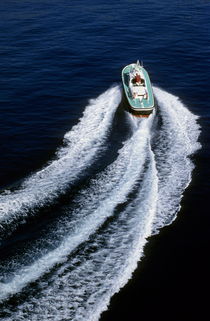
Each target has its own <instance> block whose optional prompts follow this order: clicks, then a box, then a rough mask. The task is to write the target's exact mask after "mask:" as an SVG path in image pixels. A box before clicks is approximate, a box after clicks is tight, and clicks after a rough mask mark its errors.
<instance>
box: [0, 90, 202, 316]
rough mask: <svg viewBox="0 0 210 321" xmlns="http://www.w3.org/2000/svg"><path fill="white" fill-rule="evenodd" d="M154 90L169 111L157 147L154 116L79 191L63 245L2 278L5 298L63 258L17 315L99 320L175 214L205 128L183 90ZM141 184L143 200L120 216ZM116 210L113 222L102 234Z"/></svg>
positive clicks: (161, 108)
mask: <svg viewBox="0 0 210 321" xmlns="http://www.w3.org/2000/svg"><path fill="white" fill-rule="evenodd" d="M154 92H155V96H156V98H157V101H158V105H159V111H160V114H161V118H162V125H161V128H160V129H158V131H157V132H156V133H153V134H154V135H153V136H154V140H155V139H156V146H155V147H154V150H153V152H154V153H153V152H152V150H151V144H150V135H151V125H152V122H153V116H152V117H150V118H149V119H143V120H140V122H139V124H138V123H137V124H135V126H133V136H132V137H131V138H130V139H129V140H128V141H127V142H125V144H124V146H123V147H122V148H121V150H119V156H118V158H117V159H116V161H115V162H114V163H113V164H111V165H110V166H108V168H107V169H106V170H105V171H104V172H103V173H101V174H100V175H99V176H98V177H97V179H95V180H92V186H91V187H90V188H89V189H86V190H85V191H84V192H83V193H81V194H80V195H78V198H79V199H80V201H81V204H80V206H79V208H78V209H76V210H75V212H74V213H73V214H72V215H71V216H70V217H71V218H72V221H71V222H68V221H66V222H63V224H64V225H65V227H63V228H62V222H61V226H59V228H58V233H60V234H61V235H62V233H63V242H62V243H61V244H60V246H59V247H57V248H56V249H55V250H54V251H51V252H49V253H48V254H46V255H44V256H42V257H40V258H39V259H37V261H35V262H34V263H33V264H31V265H30V266H25V267H24V268H21V269H17V270H16V271H15V272H14V274H13V275H12V276H11V275H10V279H7V283H3V282H2V283H0V298H1V300H4V299H6V298H8V297H9V296H10V295H12V294H14V293H17V292H20V291H21V290H22V289H23V288H24V287H25V286H26V285H27V284H28V283H30V282H32V281H33V280H36V279H38V278H39V277H40V276H41V275H43V274H44V273H46V271H49V270H50V269H51V268H52V267H53V266H54V265H55V264H56V263H62V264H61V266H60V267H58V268H57V269H56V270H55V271H54V273H52V274H51V275H50V276H49V278H48V277H47V280H46V281H45V280H44V279H43V278H42V279H41V280H39V282H38V287H39V292H38V296H37V297H36V296H29V297H28V298H27V300H25V302H23V303H22V304H20V305H19V306H18V307H17V310H16V312H14V311H13V309H12V310H11V311H9V312H8V310H7V311H6V312H7V313H8V314H10V315H12V317H13V319H14V320H16V321H21V320H23V319H28V320H29V319H30V320H31V321H39V320H40V319H43V320H54V321H62V320H72V321H97V320H98V319H99V317H100V314H101V312H102V311H104V310H106V309H107V306H108V304H109V301H110V298H111V296H112V295H113V294H114V293H116V292H118V291H119V289H120V288H121V287H122V286H123V285H124V284H125V283H126V282H127V281H128V279H129V278H130V277H131V276H132V272H133V271H134V270H135V268H136V266H137V262H138V260H139V259H140V258H141V257H142V255H143V248H144V245H145V243H146V238H147V237H148V236H150V235H151V233H152V232H154V231H156V230H157V229H158V228H160V227H161V226H163V225H164V224H168V223H169V222H171V221H172V220H173V219H174V217H175V215H176V212H177V210H178V208H179V204H180V200H181V197H182V193H183V191H184V189H185V188H186V186H187V184H188V183H189V180H190V177H191V172H192V169H193V164H192V162H191V160H190V159H189V156H190V155H191V154H192V153H194V152H195V151H196V150H197V149H198V148H199V147H200V145H199V144H198V142H197V140H198V136H199V132H200V130H199V126H198V125H197V117H196V116H194V115H193V114H192V113H191V112H190V111H188V110H187V108H186V107H185V106H184V105H183V104H182V103H181V102H180V100H179V99H178V98H177V97H175V96H173V95H171V94H169V93H166V92H165V91H163V90H161V89H159V88H154ZM156 117H158V115H157V116H156ZM130 118H132V117H130ZM145 170H146V172H145ZM140 177H141V179H142V177H143V181H141V180H139V178H140ZM138 184H139V185H140V187H139V185H138ZM134 188H135V192H136V193H137V194H135V199H134V200H133V201H132V202H131V203H130V205H127V207H123V209H122V210H121V212H118V213H117V215H115V216H113V214H114V211H115V209H116V206H117V205H119V204H121V203H124V202H126V200H127V197H128V194H129V193H130V192H131V191H132V190H133V189H134ZM138 188H139V190H137V191H136V189H138ZM84 197H86V199H85V200H84ZM110 216H112V220H110V222H109V224H107V225H108V226H106V227H103V229H102V230H100V231H98V233H96V232H97V229H98V228H99V227H101V226H102V224H103V222H105V221H106V219H107V218H108V217H110ZM67 230H68V231H69V233H68V236H67V237H66V236H65V235H66V232H67ZM64 231H65V232H64ZM93 233H94V239H93V240H90V235H91V234H93ZM85 241H88V242H85ZM81 243H83V247H82V249H81V250H80V248H79V247H78V248H77V250H78V251H77V253H76V254H75V255H73V256H72V257H71V259H69V260H67V256H68V255H69V254H70V253H71V252H72V251H73V249H75V247H77V246H78V245H79V244H81ZM49 284H50V285H49ZM5 320H11V319H10V318H8V319H5Z"/></svg>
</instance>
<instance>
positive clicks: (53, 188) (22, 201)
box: [0, 86, 121, 223]
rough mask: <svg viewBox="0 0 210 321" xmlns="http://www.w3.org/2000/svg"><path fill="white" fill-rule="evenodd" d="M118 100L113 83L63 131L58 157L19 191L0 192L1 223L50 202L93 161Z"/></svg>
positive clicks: (119, 97)
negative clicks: (63, 143)
mask: <svg viewBox="0 0 210 321" xmlns="http://www.w3.org/2000/svg"><path fill="white" fill-rule="evenodd" d="M120 99H121V91H120V87H119V86H116V87H113V88H111V89H109V90H107V91H106V92H105V93H103V94H102V95H100V96H99V97H98V98H96V99H93V100H91V101H90V103H89V105H88V106H87V107H86V109H85V111H84V114H83V117H82V118H81V119H80V121H79V123H78V124H77V125H76V126H74V127H73V128H72V129H71V130H70V131H69V132H68V133H66V135H65V137H64V138H65V142H66V147H63V148H61V149H60V150H59V152H58V154H57V159H56V160H54V161H52V162H51V164H49V165H48V166H46V167H45V168H43V169H42V170H40V171H38V172H36V173H35V174H33V175H32V176H30V177H29V178H27V179H26V180H25V181H24V182H23V184H22V186H21V188H20V189H19V190H17V191H15V192H13V193H11V194H7V195H0V223H5V222H8V223H10V222H11V221H12V220H13V219H14V218H15V217H18V216H19V215H21V218H23V217H24V215H27V212H26V209H28V208H34V207H35V206H42V205H44V204H45V203H46V202H49V201H52V200H53V199H54V198H55V197H56V196H57V195H58V194H60V193H61V192H62V191H63V190H64V189H65V187H66V186H68V185H69V184H70V183H72V182H73V181H74V180H75V179H76V178H78V175H79V174H80V173H81V172H82V171H83V170H84V169H85V168H87V167H88V166H90V165H91V164H92V163H93V161H94V159H95V155H96V154H97V152H98V151H99V150H100V148H101V146H102V145H103V143H104V141H105V139H106V137H107V134H108V132H109V129H110V127H111V124H112V119H113V116H114V113H115V111H116V108H117V106H118V105H119V103H120Z"/></svg>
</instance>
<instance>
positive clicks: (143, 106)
mask: <svg viewBox="0 0 210 321" xmlns="http://www.w3.org/2000/svg"><path fill="white" fill-rule="evenodd" d="M133 69H135V70H138V71H139V73H140V74H141V77H142V78H143V82H144V84H143V86H142V85H140V86H139V87H135V86H134V85H133V84H132V82H131V78H132V76H131V75H132V70H133ZM122 83H123V88H124V93H125V97H126V100H127V104H128V110H129V111H130V112H131V113H132V114H133V115H135V116H137V117H148V116H149V115H150V114H151V113H152V112H153V110H154V109H155V104H154V96H153V91H152V85H151V82H150V78H149V75H148V73H147V71H146V70H145V69H144V68H143V67H142V66H140V65H139V64H130V65H128V66H126V67H124V68H123V70H122ZM135 88H138V90H140V89H141V90H143V89H144V90H145V95H144V96H141V97H133V92H132V90H133V89H135Z"/></svg>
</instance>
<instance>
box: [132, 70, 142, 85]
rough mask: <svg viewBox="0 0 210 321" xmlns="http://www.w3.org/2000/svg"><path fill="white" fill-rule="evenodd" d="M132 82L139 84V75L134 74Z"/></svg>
mask: <svg viewBox="0 0 210 321" xmlns="http://www.w3.org/2000/svg"><path fill="white" fill-rule="evenodd" d="M132 82H133V84H136V85H139V84H140V83H141V77H140V75H139V74H137V73H136V75H135V76H134V78H133V80H132Z"/></svg>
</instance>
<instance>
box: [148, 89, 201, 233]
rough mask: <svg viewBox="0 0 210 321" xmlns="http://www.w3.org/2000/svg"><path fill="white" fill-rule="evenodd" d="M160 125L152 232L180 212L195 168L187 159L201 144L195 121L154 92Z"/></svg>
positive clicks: (158, 91)
mask: <svg viewBox="0 0 210 321" xmlns="http://www.w3.org/2000/svg"><path fill="white" fill-rule="evenodd" d="M154 93H155V96H156V99H157V101H158V105H159V109H160V112H161V116H162V120H163V125H162V128H161V129H160V130H159V133H157V137H156V140H157V148H156V150H155V155H156V161H157V168H158V176H159V200H158V209H157V214H156V217H155V220H154V232H155V231H157V230H158V229H159V228H160V227H163V226H165V225H166V224H170V223H171V222H172V221H173V220H174V218H175V217H176V213H177V211H178V210H179V208H180V201H181V198H182V194H183V192H184V190H185V188H186V187H187V186H188V184H189V183H190V180H191V173H192V170H193V168H194V165H193V163H192V161H191V160H190V159H189V156H190V155H191V154H193V153H194V152H195V151H196V150H197V149H198V148H200V144H199V143H198V137H199V134H200V127H199V125H198V124H197V119H198V117H197V116H195V115H193V114H192V113H191V112H190V111H189V110H188V109H187V108H186V106H184V104H183V103H182V102H181V101H180V100H179V98H178V97H176V96H174V95H172V94H169V93H167V92H165V91H164V90H162V89H160V88H154Z"/></svg>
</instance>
